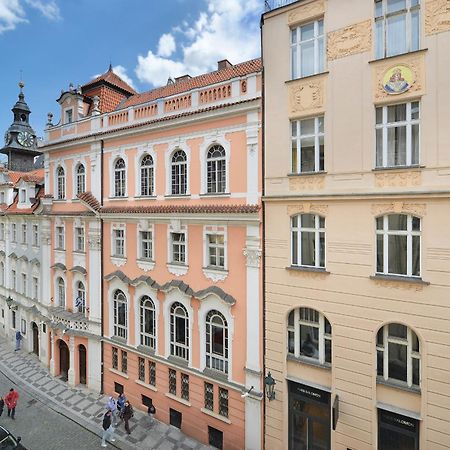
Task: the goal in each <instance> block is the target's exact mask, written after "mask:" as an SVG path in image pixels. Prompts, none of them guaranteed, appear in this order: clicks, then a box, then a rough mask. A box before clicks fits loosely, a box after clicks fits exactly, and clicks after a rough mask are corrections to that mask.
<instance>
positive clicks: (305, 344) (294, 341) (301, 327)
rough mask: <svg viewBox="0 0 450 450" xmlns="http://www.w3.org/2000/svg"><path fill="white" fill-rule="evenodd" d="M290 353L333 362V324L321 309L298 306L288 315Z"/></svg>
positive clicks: (327, 362) (323, 362) (319, 360)
mask: <svg viewBox="0 0 450 450" xmlns="http://www.w3.org/2000/svg"><path fill="white" fill-rule="evenodd" d="M287 331H288V336H287V338H288V353H289V354H291V355H293V356H295V357H296V358H306V359H312V360H316V361H318V362H319V363H320V364H331V325H330V322H329V321H328V319H327V318H326V317H325V316H324V315H323V314H321V313H320V312H319V311H316V310H315V309H311V308H297V309H294V310H293V311H291V312H290V314H289V317H288V327H287Z"/></svg>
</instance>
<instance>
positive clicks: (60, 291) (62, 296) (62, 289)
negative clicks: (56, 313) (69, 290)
mask: <svg viewBox="0 0 450 450" xmlns="http://www.w3.org/2000/svg"><path fill="white" fill-rule="evenodd" d="M56 289H57V295H58V306H60V307H61V308H65V307H66V283H65V282H64V280H63V279H62V278H61V277H58V279H57V280H56Z"/></svg>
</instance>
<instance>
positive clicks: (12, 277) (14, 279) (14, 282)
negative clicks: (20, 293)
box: [11, 269, 17, 291]
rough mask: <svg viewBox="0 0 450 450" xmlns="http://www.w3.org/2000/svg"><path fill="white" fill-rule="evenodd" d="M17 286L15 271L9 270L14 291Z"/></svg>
mask: <svg viewBox="0 0 450 450" xmlns="http://www.w3.org/2000/svg"><path fill="white" fill-rule="evenodd" d="M16 286H17V279H16V271H15V270H14V269H12V270H11V288H12V289H13V290H14V291H15V290H16Z"/></svg>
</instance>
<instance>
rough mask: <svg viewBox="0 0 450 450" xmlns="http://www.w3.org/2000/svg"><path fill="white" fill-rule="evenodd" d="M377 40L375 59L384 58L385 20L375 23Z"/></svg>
mask: <svg viewBox="0 0 450 450" xmlns="http://www.w3.org/2000/svg"><path fill="white" fill-rule="evenodd" d="M375 39H376V49H375V57H376V58H377V59H379V58H383V56H384V20H378V21H376V22H375Z"/></svg>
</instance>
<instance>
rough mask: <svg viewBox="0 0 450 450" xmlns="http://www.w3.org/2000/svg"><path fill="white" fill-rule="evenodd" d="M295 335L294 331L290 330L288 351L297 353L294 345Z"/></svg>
mask: <svg viewBox="0 0 450 450" xmlns="http://www.w3.org/2000/svg"><path fill="white" fill-rule="evenodd" d="M294 342H295V337H294V332H293V331H289V332H288V353H292V354H294V353H295V347H294Z"/></svg>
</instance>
